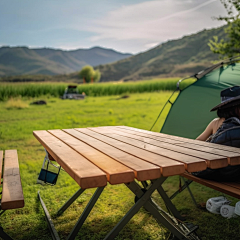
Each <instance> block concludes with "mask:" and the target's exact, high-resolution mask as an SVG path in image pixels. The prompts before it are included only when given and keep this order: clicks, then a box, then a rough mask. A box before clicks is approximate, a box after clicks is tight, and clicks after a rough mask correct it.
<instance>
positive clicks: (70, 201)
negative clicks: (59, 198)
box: [57, 188, 85, 216]
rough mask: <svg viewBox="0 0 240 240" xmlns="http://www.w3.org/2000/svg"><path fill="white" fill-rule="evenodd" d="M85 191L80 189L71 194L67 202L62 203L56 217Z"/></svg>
mask: <svg viewBox="0 0 240 240" xmlns="http://www.w3.org/2000/svg"><path fill="white" fill-rule="evenodd" d="M84 191H85V189H82V188H80V189H79V190H78V191H77V192H75V193H74V194H73V196H72V197H71V198H69V200H68V201H67V202H66V203H64V205H63V206H62V207H61V208H60V209H59V210H58V212H57V215H58V216H60V215H61V214H63V212H64V211H65V210H66V209H67V208H68V207H69V206H70V205H71V204H72V203H73V202H74V201H75V200H76V199H77V198H78V197H79V196H80V195H81V194H82V193H83V192H84Z"/></svg>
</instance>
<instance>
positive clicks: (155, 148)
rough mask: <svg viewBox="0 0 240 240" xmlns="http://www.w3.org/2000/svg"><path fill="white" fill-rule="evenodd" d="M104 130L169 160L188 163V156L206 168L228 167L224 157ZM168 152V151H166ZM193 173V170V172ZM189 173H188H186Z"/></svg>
mask: <svg viewBox="0 0 240 240" xmlns="http://www.w3.org/2000/svg"><path fill="white" fill-rule="evenodd" d="M101 129H104V130H103V131H104V133H106V134H107V135H108V136H111V137H114V138H115V139H119V140H120V141H123V142H126V143H129V144H132V145H134V146H136V147H140V148H143V147H144V148H145V149H146V150H148V151H152V152H155V153H158V154H161V155H163V156H167V157H170V158H174V159H176V160H178V161H181V162H185V161H188V162H189V160H188V159H189V156H192V157H194V158H190V159H191V161H194V162H195V163H198V162H200V161H199V158H201V159H203V160H205V161H206V163H207V167H208V168H212V169H216V168H222V167H226V166H227V165H228V158H227V154H226V156H220V155H217V154H211V153H207V152H204V151H202V150H201V148H200V149H198V150H195V149H191V148H185V147H181V146H178V145H174V144H169V143H164V142H159V141H157V140H155V139H149V138H144V137H140V136H136V135H132V134H129V133H125V132H121V131H118V130H116V128H111V127H110V128H101ZM168 150H170V151H168ZM231 154H232V155H234V156H235V157H236V156H237V154H236V153H230V155H231ZM194 171H195V170H194ZM188 172H189V171H188Z"/></svg>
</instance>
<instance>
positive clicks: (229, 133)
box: [192, 86, 240, 181]
mask: <svg viewBox="0 0 240 240" xmlns="http://www.w3.org/2000/svg"><path fill="white" fill-rule="evenodd" d="M216 110H217V115H218V117H219V118H217V119H214V120H213V121H212V122H211V123H210V124H209V125H208V126H207V128H206V129H205V131H204V132H203V133H202V134H200V135H199V136H198V137H197V140H202V141H204V140H207V141H208V142H211V143H217V144H222V145H227V146H232V147H238V148H240V86H234V87H230V88H227V89H224V90H223V91H221V103H220V104H218V105H217V106H215V107H214V108H212V109H211V111H216ZM192 174H193V175H195V176H197V177H200V178H204V179H208V180H215V181H236V180H240V165H237V166H227V167H224V168H220V169H210V168H207V169H206V170H203V171H200V172H194V173H192Z"/></svg>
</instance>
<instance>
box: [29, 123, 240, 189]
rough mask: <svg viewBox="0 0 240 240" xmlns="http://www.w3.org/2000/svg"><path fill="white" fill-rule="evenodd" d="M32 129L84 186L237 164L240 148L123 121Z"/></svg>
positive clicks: (66, 169) (124, 181) (239, 158)
mask: <svg viewBox="0 0 240 240" xmlns="http://www.w3.org/2000/svg"><path fill="white" fill-rule="evenodd" d="M33 134H34V136H35V137H36V138H37V140H38V141H39V142H40V143H41V144H42V145H43V147H44V148H45V149H46V150H47V151H48V152H49V154H51V156H52V157H53V158H54V159H55V160H56V161H57V163H58V164H60V165H61V166H62V167H63V169H64V170H65V171H66V172H67V173H68V174H69V175H70V176H71V177H72V178H73V179H74V180H75V181H76V182H77V183H78V184H79V186H80V187H81V188H83V189H85V188H93V187H101V186H105V185H106V184H107V182H109V183H110V184H120V183H128V182H131V181H134V179H137V180H139V181H145V180H152V179H157V178H159V177H161V176H165V177H168V176H173V175H179V174H182V173H183V172H185V171H187V172H195V171H201V170H204V169H206V168H207V167H208V168H212V169H217V168H222V167H226V166H228V165H239V164H240V149H239V148H233V147H229V146H223V145H219V144H213V143H208V142H203V141H198V140H193V139H187V138H182V137H177V136H172V135H167V134H163V133H157V132H151V131H147V130H142V129H137V128H132V127H126V126H107V127H93V128H74V129H62V130H58V129H57V130H47V131H45V130H39V131H34V132H33Z"/></svg>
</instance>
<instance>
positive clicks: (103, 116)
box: [0, 92, 240, 240]
mask: <svg viewBox="0 0 240 240" xmlns="http://www.w3.org/2000/svg"><path fill="white" fill-rule="evenodd" d="M170 94H171V92H155V93H144V94H131V95H129V97H128V98H120V97H121V96H109V97H87V98H86V99H85V100H81V101H74V100H61V99H57V98H44V97H43V98H41V99H43V100H46V101H47V105H43V106H38V105H31V104H30V103H31V102H32V101H34V100H36V99H18V100H15V99H11V100H10V101H9V102H0V149H1V150H5V149H17V150H18V156H19V163H20V171H21V179H22V185H23V191H24V199H25V207H24V208H22V209H16V210H8V211H6V212H5V213H4V214H3V215H2V216H1V218H0V221H1V225H2V227H3V228H4V229H5V231H6V232H7V233H8V234H9V235H11V236H12V237H13V238H14V239H29V240H30V239H51V235H50V232H49V230H48V227H47V223H46V221H45V218H44V212H43V210H42V207H41V204H40V202H39V200H38V198H37V192H38V190H40V192H41V197H42V198H43V200H44V202H45V204H46V206H47V208H48V210H49V212H50V214H51V216H52V219H53V222H54V224H55V227H56V229H57V231H58V233H59V235H60V238H61V239H66V237H67V236H68V234H69V232H70V231H71V229H72V227H73V226H74V225H75V223H76V221H77V219H78V218H79V216H80V214H81V213H82V212H83V210H84V207H85V206H86V204H87V203H88V201H89V199H90V198H91V196H92V194H93V192H94V190H95V189H88V190H86V191H85V192H84V193H83V194H82V195H81V196H80V197H79V198H78V199H77V200H76V201H75V202H74V203H73V204H72V205H71V207H70V208H69V209H68V210H67V211H66V212H64V214H63V215H62V216H60V217H56V212H57V210H58V209H59V208H60V207H61V206H62V205H63V204H64V203H65V202H66V201H67V200H68V199H69V198H70V197H71V196H72V194H73V193H74V192H75V191H77V190H78V189H79V187H78V185H77V183H76V182H75V181H74V180H73V179H72V178H71V177H69V176H68V174H66V173H64V172H61V174H60V176H59V179H58V182H57V184H56V186H54V187H52V186H42V185H39V184H37V183H36V180H37V177H38V174H39V172H40V169H41V165H42V161H43V158H44V155H45V154H44V149H43V147H42V145H41V144H40V143H39V142H38V141H37V140H36V139H35V138H34V137H33V135H32V131H33V130H41V129H44V130H46V129H62V128H74V127H94V126H107V125H126V126H131V127H137V128H141V129H146V130H149V129H150V128H151V126H152V124H153V122H154V121H155V119H156V117H157V116H158V114H159V111H160V110H161V108H162V106H163V105H164V103H165V102H166V100H167V99H168V97H169V96H170ZM38 100H39V99H38ZM163 120H164V116H163V118H162V119H160V120H159V121H158V123H157V124H156V127H155V128H154V129H153V130H154V131H159V129H160V126H161V124H162V123H163ZM164 188H165V190H166V191H167V193H168V194H171V193H173V192H174V191H175V190H177V188H178V177H171V178H169V179H168V180H167V181H166V183H165V184H164ZM191 188H192V190H193V193H194V195H195V197H196V200H197V202H206V200H207V199H208V198H210V197H214V196H219V195H220V193H218V192H216V191H214V190H212V189H208V188H205V187H204V186H201V185H198V184H196V183H193V184H192V186H191ZM153 195H154V199H155V201H157V202H159V204H161V205H162V202H161V199H158V198H156V195H155V194H153ZM228 198H229V199H231V200H232V201H233V204H234V203H235V202H236V201H237V199H233V198H230V197H228ZM133 202H134V195H133V194H132V192H131V191H130V190H128V189H127V187H125V185H123V184H121V185H114V186H112V185H108V186H107V187H106V188H105V190H104V192H103V194H102V195H101V197H100V199H99V200H98V202H97V204H96V205H95V207H94V208H93V211H92V212H91V213H90V215H89V217H88V218H87V220H86V222H85V223H84V225H83V227H82V229H81V231H80V232H79V234H78V236H77V239H86V240H87V239H103V238H104V236H105V235H106V234H107V233H108V232H109V231H110V230H111V229H112V228H113V227H114V225H115V224H116V223H117V222H118V221H119V220H120V219H121V218H122V217H123V216H124V215H125V213H126V212H127V211H128V210H129V209H130V207H131V206H132V204H133ZM174 204H175V205H176V207H177V208H178V209H179V210H180V212H181V213H182V214H183V215H185V216H186V218H187V220H188V221H190V222H193V223H195V224H197V225H199V226H200V230H199V231H198V234H199V235H200V236H201V237H202V239H234V240H235V239H240V225H239V218H236V219H229V220H227V219H224V218H222V217H221V216H219V215H214V214H211V213H209V212H207V211H206V210H201V209H198V208H196V207H195V206H194V205H193V203H192V201H191V198H190V196H189V194H188V192H187V191H185V192H183V193H182V194H181V195H179V196H177V197H176V198H175V199H174ZM163 207H164V206H163ZM168 236H169V232H168V231H167V230H166V229H165V228H164V227H162V226H159V225H158V224H157V223H156V221H155V219H154V218H153V217H152V216H151V215H149V214H148V213H147V212H146V211H145V210H144V209H141V210H140V211H139V212H138V213H137V214H136V215H135V216H134V217H133V219H132V220H131V221H130V222H129V223H128V224H127V225H126V226H125V227H124V229H123V230H122V231H121V232H120V234H119V235H118V236H117V237H116V239H136V240H141V239H142V240H143V239H145V240H152V239H168Z"/></svg>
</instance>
